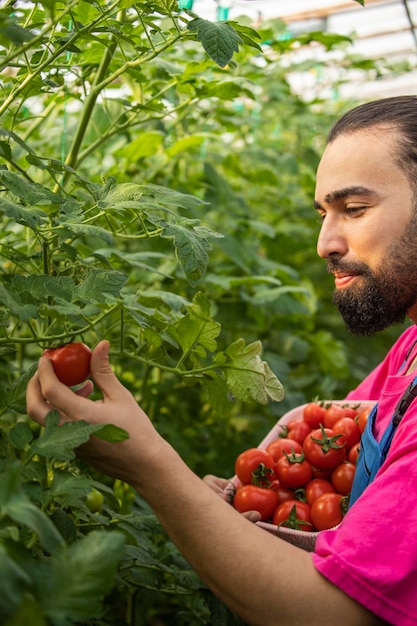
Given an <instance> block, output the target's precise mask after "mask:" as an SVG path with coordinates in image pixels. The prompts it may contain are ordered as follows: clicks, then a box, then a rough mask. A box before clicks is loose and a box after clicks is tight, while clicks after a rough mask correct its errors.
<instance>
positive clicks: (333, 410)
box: [323, 404, 346, 428]
mask: <svg viewBox="0 0 417 626" xmlns="http://www.w3.org/2000/svg"><path fill="white" fill-rule="evenodd" d="M342 417H346V413H345V410H344V409H343V408H342V407H341V406H339V405H338V404H332V405H331V406H329V408H328V409H327V410H326V414H325V416H324V423H323V425H324V427H325V428H333V425H334V424H335V423H336V422H337V420H339V419H341V418H342Z"/></svg>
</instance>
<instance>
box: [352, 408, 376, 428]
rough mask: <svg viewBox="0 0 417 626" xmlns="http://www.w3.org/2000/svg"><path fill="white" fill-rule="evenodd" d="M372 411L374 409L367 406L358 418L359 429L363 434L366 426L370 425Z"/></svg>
mask: <svg viewBox="0 0 417 626" xmlns="http://www.w3.org/2000/svg"><path fill="white" fill-rule="evenodd" d="M372 409H373V407H372V406H367V407H366V408H365V409H363V410H362V411H361V412H360V413H359V415H358V416H357V418H356V421H357V424H358V428H359V431H360V432H361V433H363V431H364V430H365V427H366V424H367V423H368V417H369V414H370V412H371V411H372Z"/></svg>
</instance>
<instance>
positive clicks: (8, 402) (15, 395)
mask: <svg viewBox="0 0 417 626" xmlns="http://www.w3.org/2000/svg"><path fill="white" fill-rule="evenodd" d="M0 290H1V289H0ZM36 369H37V364H36V363H35V364H34V365H32V366H31V367H30V368H29V369H28V370H27V372H25V373H24V374H22V376H19V378H16V380H14V381H13V383H12V384H11V386H10V387H9V389H8V390H7V393H6V394H5V395H4V396H3V397H1V398H0V407H6V406H12V405H13V404H14V403H15V402H19V401H20V400H22V399H23V398H24V397H25V395H26V387H27V384H28V382H29V380H30V379H31V378H32V376H33V374H34V373H35V371H36Z"/></svg>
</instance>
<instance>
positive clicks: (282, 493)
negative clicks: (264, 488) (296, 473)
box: [271, 480, 294, 504]
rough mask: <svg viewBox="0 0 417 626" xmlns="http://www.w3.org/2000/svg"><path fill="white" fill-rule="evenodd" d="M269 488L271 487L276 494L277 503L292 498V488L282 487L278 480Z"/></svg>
mask: <svg viewBox="0 0 417 626" xmlns="http://www.w3.org/2000/svg"><path fill="white" fill-rule="evenodd" d="M271 489H273V490H274V491H275V493H276V494H277V498H278V504H281V502H285V501H286V500H294V490H293V489H286V488H285V487H282V486H281V485H280V484H279V480H277V481H276V482H274V483H273V484H272V487H271Z"/></svg>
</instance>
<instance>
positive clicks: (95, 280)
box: [74, 270, 128, 302]
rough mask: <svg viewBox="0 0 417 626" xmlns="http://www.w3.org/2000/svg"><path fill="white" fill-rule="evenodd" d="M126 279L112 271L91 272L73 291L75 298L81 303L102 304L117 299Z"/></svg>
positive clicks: (119, 273) (123, 275) (125, 276)
mask: <svg viewBox="0 0 417 626" xmlns="http://www.w3.org/2000/svg"><path fill="white" fill-rule="evenodd" d="M127 279H128V277H127V275H126V274H123V273H122V272H117V271H113V270H91V271H90V272H89V273H88V274H87V276H86V278H85V279H84V280H83V282H82V283H80V285H78V286H77V288H76V290H75V293H74V295H75V298H76V299H79V300H81V301H82V302H90V301H91V300H92V301H93V302H96V301H98V302H103V301H106V300H107V299H108V298H111V299H114V298H117V297H118V296H119V294H120V290H121V289H122V287H123V285H124V284H125V283H126V281H127Z"/></svg>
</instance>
